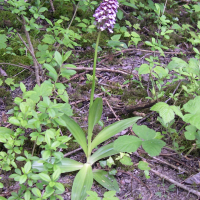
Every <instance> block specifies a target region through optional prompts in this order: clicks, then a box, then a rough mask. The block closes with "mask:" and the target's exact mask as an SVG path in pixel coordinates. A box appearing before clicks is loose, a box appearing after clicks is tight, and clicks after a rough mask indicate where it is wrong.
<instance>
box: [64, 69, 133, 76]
mask: <svg viewBox="0 0 200 200" xmlns="http://www.w3.org/2000/svg"><path fill="white" fill-rule="evenodd" d="M67 69H73V70H78V71H80V70H86V71H92V70H93V68H91V67H76V68H70V67H67ZM96 70H97V71H105V72H114V73H119V74H125V75H129V73H127V72H124V71H121V70H113V69H106V68H96ZM133 75H134V74H133ZM135 76H136V75H135Z"/></svg>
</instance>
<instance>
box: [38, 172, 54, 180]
mask: <svg viewBox="0 0 200 200" xmlns="http://www.w3.org/2000/svg"><path fill="white" fill-rule="evenodd" d="M39 176H40V178H41V179H43V180H44V181H47V182H50V181H51V178H50V177H49V175H48V174H45V173H40V174H39Z"/></svg>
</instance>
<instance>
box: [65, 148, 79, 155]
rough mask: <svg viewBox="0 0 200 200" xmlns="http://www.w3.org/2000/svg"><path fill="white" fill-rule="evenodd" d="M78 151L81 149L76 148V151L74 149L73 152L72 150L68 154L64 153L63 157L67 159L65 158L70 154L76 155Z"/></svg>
mask: <svg viewBox="0 0 200 200" xmlns="http://www.w3.org/2000/svg"><path fill="white" fill-rule="evenodd" d="M80 150H82V148H81V147H80V148H78V149H75V150H73V151H70V152H68V153H66V154H65V155H64V157H67V156H69V155H71V154H73V153H76V152H77V151H80Z"/></svg>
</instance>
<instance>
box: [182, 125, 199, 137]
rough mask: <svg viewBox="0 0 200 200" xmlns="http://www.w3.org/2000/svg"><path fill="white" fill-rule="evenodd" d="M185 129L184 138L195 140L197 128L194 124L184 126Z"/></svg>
mask: <svg viewBox="0 0 200 200" xmlns="http://www.w3.org/2000/svg"><path fill="white" fill-rule="evenodd" d="M185 129H186V131H185V132H184V135H185V138H186V139H187V140H195V138H196V137H195V135H196V133H197V128H196V127H195V126H192V125H189V126H186V127H185Z"/></svg>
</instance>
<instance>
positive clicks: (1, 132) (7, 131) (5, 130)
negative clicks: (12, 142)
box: [0, 127, 14, 135]
mask: <svg viewBox="0 0 200 200" xmlns="http://www.w3.org/2000/svg"><path fill="white" fill-rule="evenodd" d="M13 133H14V131H12V130H11V129H9V128H6V127H0V135H5V134H8V135H12V134H13Z"/></svg>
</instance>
